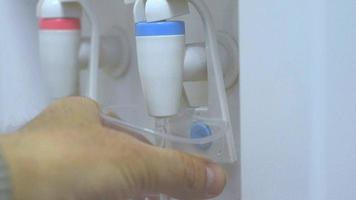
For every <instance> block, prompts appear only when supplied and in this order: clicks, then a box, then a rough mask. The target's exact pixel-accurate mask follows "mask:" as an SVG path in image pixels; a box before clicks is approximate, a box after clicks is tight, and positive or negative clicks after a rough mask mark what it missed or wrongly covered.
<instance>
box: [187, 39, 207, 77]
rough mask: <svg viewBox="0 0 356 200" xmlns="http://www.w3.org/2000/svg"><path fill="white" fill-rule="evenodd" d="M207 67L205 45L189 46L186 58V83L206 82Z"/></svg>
mask: <svg viewBox="0 0 356 200" xmlns="http://www.w3.org/2000/svg"><path fill="white" fill-rule="evenodd" d="M207 65H208V63H207V58H206V50H205V44H203V43H196V44H188V45H187V47H186V50H185V57H184V81H206V80H207V79H208V68H207Z"/></svg>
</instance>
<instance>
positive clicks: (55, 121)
mask: <svg viewBox="0 0 356 200" xmlns="http://www.w3.org/2000/svg"><path fill="white" fill-rule="evenodd" d="M98 124H100V118H99V106H98V104H97V103H96V102H94V101H92V100H90V99H87V98H83V97H68V98H65V99H62V100H58V101H56V102H54V103H52V104H51V105H49V106H48V107H47V108H46V109H45V110H44V111H43V112H42V113H41V114H40V115H39V116H38V117H36V118H35V119H34V120H32V121H31V122H30V123H29V124H28V125H27V126H26V127H25V128H24V129H22V130H23V131H31V130H38V129H56V130H58V129H61V128H69V127H78V126H84V125H87V126H90V125H98Z"/></svg>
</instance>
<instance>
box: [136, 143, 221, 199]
mask: <svg viewBox="0 0 356 200" xmlns="http://www.w3.org/2000/svg"><path fill="white" fill-rule="evenodd" d="M149 154H150V153H148V154H147V158H148V161H147V162H149V164H148V166H149V168H150V170H149V171H148V173H152V174H149V175H146V176H143V177H145V178H146V179H150V178H151V179H155V180H153V181H152V180H144V182H145V183H150V184H149V185H146V188H144V190H146V192H148V193H150V192H151V193H164V194H167V195H169V196H171V197H174V198H178V199H185V200H187V199H207V198H213V197H216V196H218V195H219V194H220V193H221V192H222V191H223V189H224V187H225V184H226V176H225V172H224V170H223V169H222V168H221V167H220V166H218V165H217V164H214V163H212V162H210V161H208V160H205V159H203V158H199V157H196V156H192V155H188V154H185V153H180V152H176V151H172V150H165V149H158V148H157V149H156V148H155V150H154V151H153V154H152V155H151V156H152V157H151V156H150V155H149ZM154 157H155V159H152V158H154ZM152 177H154V178H152Z"/></svg>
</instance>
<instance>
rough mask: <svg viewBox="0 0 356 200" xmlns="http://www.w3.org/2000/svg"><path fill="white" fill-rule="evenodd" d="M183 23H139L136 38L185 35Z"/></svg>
mask: <svg viewBox="0 0 356 200" xmlns="http://www.w3.org/2000/svg"><path fill="white" fill-rule="evenodd" d="M184 34H185V24H184V22H183V21H160V22H139V23H137V24H136V36H162V35H184Z"/></svg>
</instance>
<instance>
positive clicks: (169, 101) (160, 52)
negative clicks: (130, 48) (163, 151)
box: [136, 35, 185, 117]
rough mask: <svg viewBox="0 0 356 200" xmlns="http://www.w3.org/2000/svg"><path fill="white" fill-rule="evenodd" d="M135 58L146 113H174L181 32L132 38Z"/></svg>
mask: <svg viewBox="0 0 356 200" xmlns="http://www.w3.org/2000/svg"><path fill="white" fill-rule="evenodd" d="M136 43H137V44H136V45H137V59H138V66H139V73H140V77H141V82H142V87H143V93H144V96H145V100H146V104H147V109H148V113H149V114H150V115H152V116H155V117H168V116H173V115H175V114H177V113H178V111H179V108H180V100H181V96H182V87H183V60H184V52H185V37H184V35H172V36H139V37H136Z"/></svg>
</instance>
